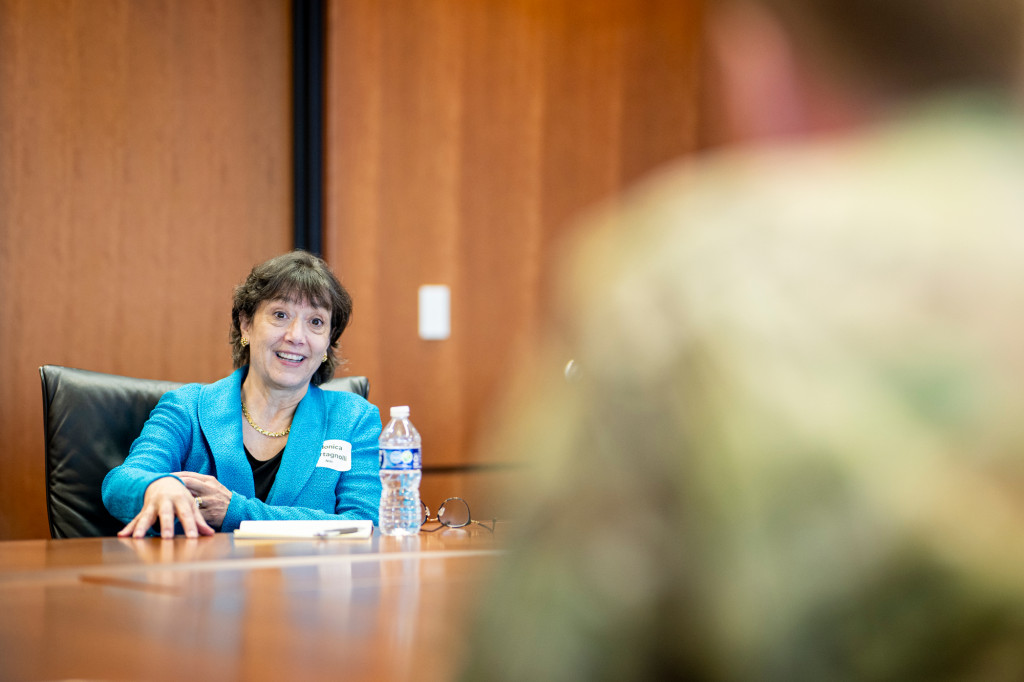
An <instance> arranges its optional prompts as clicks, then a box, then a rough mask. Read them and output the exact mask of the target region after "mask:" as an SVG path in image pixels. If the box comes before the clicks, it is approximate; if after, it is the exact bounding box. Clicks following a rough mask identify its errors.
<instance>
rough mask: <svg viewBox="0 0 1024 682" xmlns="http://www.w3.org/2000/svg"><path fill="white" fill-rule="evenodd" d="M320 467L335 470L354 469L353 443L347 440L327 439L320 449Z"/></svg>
mask: <svg viewBox="0 0 1024 682" xmlns="http://www.w3.org/2000/svg"><path fill="white" fill-rule="evenodd" d="M316 465H317V466H318V467H327V468H328V469H334V470H335V471H350V470H351V469H352V443H349V442H348V441H347V440H325V441H324V446H323V447H322V448H321V449H320V461H319V462H317V463H316Z"/></svg>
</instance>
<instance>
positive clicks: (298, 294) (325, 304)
mask: <svg viewBox="0 0 1024 682" xmlns="http://www.w3.org/2000/svg"><path fill="white" fill-rule="evenodd" d="M275 300H293V301H301V302H304V303H308V304H309V305H313V306H316V307H318V308H324V309H326V310H329V311H331V342H330V345H329V346H328V347H327V361H326V362H324V363H323V364H322V365H320V367H319V368H318V369H317V371H316V372H315V373H314V374H313V377H312V378H311V379H310V383H311V384H313V385H314V386H319V385H320V384H322V383H323V382H325V381H328V380H330V379H331V378H332V377H333V376H334V371H335V370H336V369H337V368H338V366H339V365H340V364H342V360H341V359H340V358H339V357H338V355H337V344H338V339H339V338H341V333H342V332H343V331H345V327H347V326H348V322H349V318H350V317H351V316H352V297H351V296H349V293H348V291H346V290H345V287H343V286H342V285H341V282H339V281H338V278H337V277H335V276H334V273H333V272H331V269H330V268H329V267H328V266H327V263H325V262H324V261H323V259H321V258H318V257H316V256H314V255H313V254H311V253H307V252H305V251H301V250H296V251H292V252H291V253H286V254H283V255H281V256H277V257H276V258H271V259H270V260H268V261H266V262H264V263H260V264H259V265H256V266H255V267H253V269H252V271H251V272H250V273H249V276H248V277H246V279H245V281H244V282H242V283H241V284H239V285H238V286H237V287H235V298H234V304H233V305H232V308H231V334H230V341H231V356H232V362H233V363H234V366H235V367H236V368H238V367H243V366H245V365H248V364H249V346H248V345H246V346H243V345H242V328H241V322H242V320H252V319H253V316H254V315H255V314H256V309H257V308H258V307H259V306H260V304H261V303H263V302H264V301H275Z"/></svg>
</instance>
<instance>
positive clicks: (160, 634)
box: [0, 527, 501, 680]
mask: <svg viewBox="0 0 1024 682" xmlns="http://www.w3.org/2000/svg"><path fill="white" fill-rule="evenodd" d="M500 539H501V530H500V527H499V529H498V532H497V533H495V534H491V533H489V532H488V531H486V530H482V529H472V530H461V529H460V530H442V531H440V532H437V533H424V534H420V535H417V536H413V537H409V538H390V537H382V536H380V535H379V534H377V533H376V532H375V533H374V535H373V537H371V538H370V539H369V540H347V539H331V540H284V541H282V540H244V541H243V540H235V539H234V538H233V537H232V536H231V535H230V534H226V533H219V534H217V535H215V536H212V537H206V538H198V539H187V538H182V537H179V538H176V539H174V540H173V541H164V540H160V539H159V538H146V539H142V540H131V539H119V538H87V539H71V540H28V541H11V542H0V613H2V614H4V615H3V617H2V618H0V679H71V678H78V679H152V680H161V679H181V678H185V677H201V678H204V679H206V678H221V679H224V680H233V679H247V680H248V679H339V678H345V679H365V680H377V679H380V680H387V679H416V680H443V679H450V678H451V676H452V675H453V673H454V671H455V669H456V667H457V664H458V661H459V660H460V658H461V656H462V652H463V647H464V645H465V644H464V639H465V638H464V635H465V633H466V632H467V630H468V622H469V619H470V618H471V616H472V610H473V605H474V604H475V603H476V600H477V597H478V596H479V593H480V590H481V589H482V587H483V586H484V585H485V583H486V580H487V578H488V577H489V574H490V571H491V569H492V568H493V566H494V564H495V562H496V561H497V560H498V557H499V553H498V547H500Z"/></svg>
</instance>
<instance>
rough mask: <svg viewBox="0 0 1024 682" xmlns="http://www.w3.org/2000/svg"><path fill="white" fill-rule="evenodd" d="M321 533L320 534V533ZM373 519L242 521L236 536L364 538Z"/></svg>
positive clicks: (329, 538) (370, 528) (370, 532)
mask: <svg viewBox="0 0 1024 682" xmlns="http://www.w3.org/2000/svg"><path fill="white" fill-rule="evenodd" d="M321 534H322V535H321ZM372 534H373V521H242V523H240V524H239V526H238V530H236V531H235V537H236V538H273V539H287V538H293V539H307V540H308V539H321V538H322V539H324V540H365V539H366V538H368V537H370V536H371V535H372Z"/></svg>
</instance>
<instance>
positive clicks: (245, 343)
mask: <svg viewBox="0 0 1024 682" xmlns="http://www.w3.org/2000/svg"><path fill="white" fill-rule="evenodd" d="M239 343H241V344H242V348H245V347H246V346H248V345H249V339H247V338H245V337H244V336H243V337H242V340H241V341H239Z"/></svg>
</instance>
